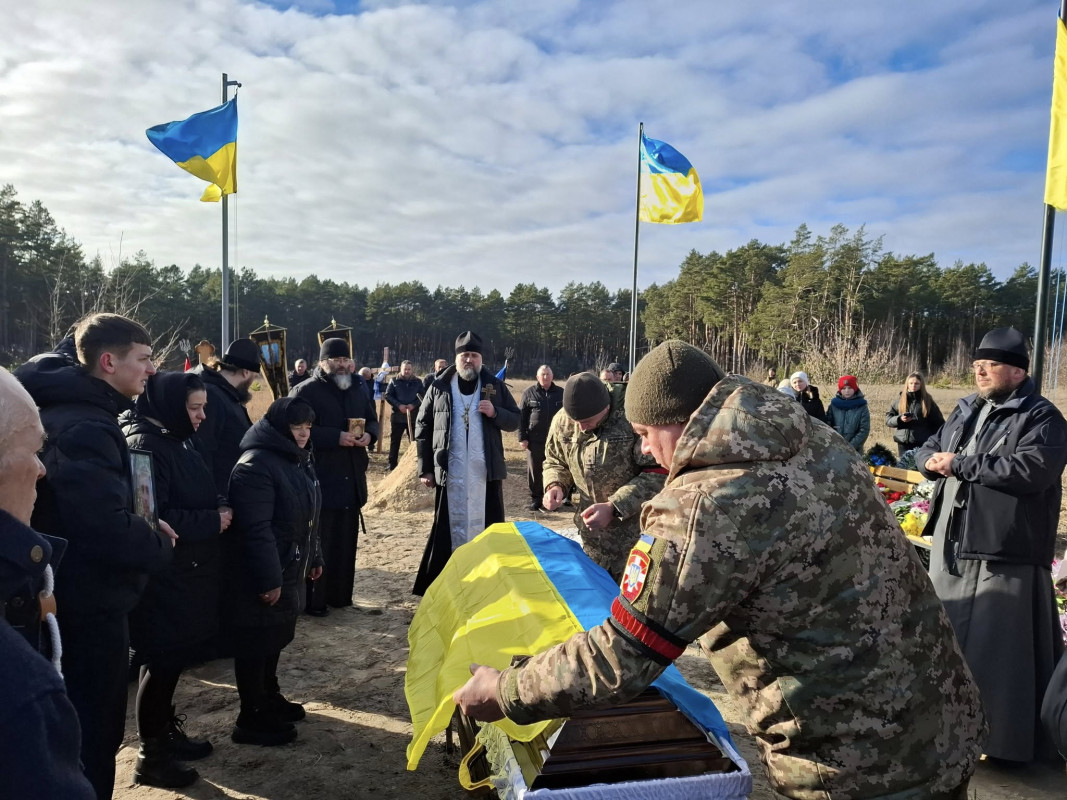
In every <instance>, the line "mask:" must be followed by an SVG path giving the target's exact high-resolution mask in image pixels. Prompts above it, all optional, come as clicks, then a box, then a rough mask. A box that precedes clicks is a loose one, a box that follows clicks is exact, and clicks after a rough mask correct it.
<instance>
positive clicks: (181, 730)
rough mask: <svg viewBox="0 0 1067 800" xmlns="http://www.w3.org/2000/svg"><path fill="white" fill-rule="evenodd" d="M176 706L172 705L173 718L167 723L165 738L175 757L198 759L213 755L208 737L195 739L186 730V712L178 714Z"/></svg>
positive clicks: (184, 759)
mask: <svg viewBox="0 0 1067 800" xmlns="http://www.w3.org/2000/svg"><path fill="white" fill-rule="evenodd" d="M174 712H175V708H174V706H171V707H170V714H171V719H170V722H169V723H168V725H167V732H166V733H165V734H164V738H166V740H167V746H168V747H170V752H171V753H173V754H174V757H175V758H177V759H180V760H181V761H196V760H197V759H200V758H206V757H207V756H209V755H211V751H212V750H214V749H215V748H214V747H212V745H211V742H209V741H208V740H207V739H194V738H193V737H191V736H189V735H188V734H186V732H185V714H176V713H174Z"/></svg>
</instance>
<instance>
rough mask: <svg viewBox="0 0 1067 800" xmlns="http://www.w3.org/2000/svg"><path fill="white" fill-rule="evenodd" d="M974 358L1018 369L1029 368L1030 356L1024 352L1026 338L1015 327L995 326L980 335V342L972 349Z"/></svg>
mask: <svg viewBox="0 0 1067 800" xmlns="http://www.w3.org/2000/svg"><path fill="white" fill-rule="evenodd" d="M974 357H975V358H985V359H988V360H990V361H999V362H1001V363H1002V364H1010V365H1011V366H1013V367H1018V368H1019V369H1024V370H1029V369H1030V356H1029V355H1027V353H1026V339H1024V338H1023V335H1022V334H1021V333H1019V331H1017V330H1015V328H997V329H996V330H992V331H990V332H989V333H987V334H986V335H985V336H983V337H982V343H981V344H980V345H978V349H977V350H975V351H974Z"/></svg>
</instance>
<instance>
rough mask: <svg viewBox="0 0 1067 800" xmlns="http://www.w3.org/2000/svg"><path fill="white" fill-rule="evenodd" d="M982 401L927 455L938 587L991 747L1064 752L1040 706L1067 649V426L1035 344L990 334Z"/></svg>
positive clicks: (953, 422) (952, 423) (1012, 755)
mask: <svg viewBox="0 0 1067 800" xmlns="http://www.w3.org/2000/svg"><path fill="white" fill-rule="evenodd" d="M973 367H974V377H975V383H976V384H977V385H978V392H977V394H972V395H968V396H967V397H964V398H963V399H962V400H960V402H959V406H958V407H957V408H956V410H955V411H953V412H952V414H951V416H949V418H948V420H947V421H946V422H945V424H944V425H943V426H942V427H941V429H940V430H939V431H938V432H937V433H936V434H934V435H933V436H931V437H930V438H929V439H928V440H927V441H926V443H925V444H924V445H923V446H922V447H921V448H919V450H918V451H917V452H916V454H915V463H916V464H917V465H918V468H919V470H920V471H921V472H922V473H923V474H924V475H925V476H926V477H927V478H930V479H932V480H936V481H937V487H936V489H935V490H934V495H933V498H932V499H931V501H930V518H929V521H928V522H927V524H926V530H925V531H924V532H925V533H927V534H929V533H933V537H934V542H933V549H932V551H931V556H930V580H931V582H932V583H933V585H934V590H935V591H936V592H937V596H938V597H939V598H940V599H941V602H942V603H944V605H945V611H946V612H948V617H949V619H950V620H951V622H952V626H953V628H954V629H955V631H956V638H957V639H958V640H959V643H960V649H961V650H962V651H963V655H964V658H965V659H966V660H967V665H968V666H969V667H970V669H971V672H972V673H973V674H974V678H975V681H976V682H977V683H978V687H979V689H980V690H981V692H982V703H983V705H984V706H985V710H986V718H987V719H988V720H989V737H988V739H986V741H985V744H984V746H983V752H984V753H985V754H986V755H987V756H990V757H992V758H997V759H1001V760H1004V761H1018V762H1026V761H1030V760H1032V759H1034V758H1041V757H1043V756H1045V755H1053V754H1054V753H1053V751H1052V748H1051V747H1050V746H1049V743H1048V742H1046V741H1042V740H1041V739H1040V738H1039V737H1037V736H1036V735H1035V734H1036V733H1037V732H1038V731H1040V725H1039V724H1038V707H1039V704H1040V703H1041V698H1042V695H1043V694H1044V691H1045V687H1046V685H1047V684H1048V681H1049V678H1050V676H1051V675H1052V671H1053V669H1054V667H1055V665H1056V661H1057V659H1058V658H1059V655H1060V653H1061V652H1062V651H1063V635H1062V632H1061V631H1060V626H1059V619H1058V614H1057V613H1056V606H1055V602H1054V600H1053V592H1052V578H1051V576H1050V574H1049V568H1050V566H1051V564H1052V560H1053V558H1054V557H1055V554H1054V547H1055V541H1056V526H1057V523H1058V521H1059V514H1060V494H1061V489H1060V478H1061V476H1062V475H1063V468H1064V464H1065V463H1067V423H1065V422H1064V419H1063V415H1062V414H1061V413H1060V412H1059V410H1058V409H1057V408H1056V407H1055V406H1054V405H1053V404H1052V403H1050V402H1049V401H1048V400H1047V399H1045V398H1044V397H1042V396H1041V395H1039V394H1038V393H1037V390H1036V387H1035V386H1034V382H1033V381H1032V380H1031V379H1030V377H1029V376H1028V375H1027V374H1026V373H1027V370H1028V369H1029V367H1030V359H1029V356H1028V354H1027V352H1026V341H1025V340H1024V339H1023V336H1022V334H1021V333H1019V332H1018V331H1017V330H1014V329H1013V328H999V329H997V330H994V331H990V332H989V333H988V334H986V336H985V337H984V338H983V339H982V342H981V344H980V345H979V347H978V349H977V350H976V351H975V353H974V364H973Z"/></svg>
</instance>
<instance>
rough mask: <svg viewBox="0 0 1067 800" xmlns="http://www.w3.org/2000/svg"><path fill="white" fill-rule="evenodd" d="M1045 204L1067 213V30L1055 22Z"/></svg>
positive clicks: (1060, 20)
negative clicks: (1054, 56)
mask: <svg viewBox="0 0 1067 800" xmlns="http://www.w3.org/2000/svg"><path fill="white" fill-rule="evenodd" d="M1045 203H1046V204H1047V205H1050V206H1052V207H1053V208H1057V209H1059V210H1060V211H1064V210H1067V28H1064V24H1063V20H1062V19H1057V20H1056V60H1055V66H1054V68H1053V71H1052V121H1051V123H1050V125H1049V133H1048V166H1047V170H1046V172H1045Z"/></svg>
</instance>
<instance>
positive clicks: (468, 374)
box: [456, 367, 478, 381]
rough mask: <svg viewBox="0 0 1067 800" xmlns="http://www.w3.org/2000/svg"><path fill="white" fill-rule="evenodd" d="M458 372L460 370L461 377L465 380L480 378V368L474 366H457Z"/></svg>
mask: <svg viewBox="0 0 1067 800" xmlns="http://www.w3.org/2000/svg"><path fill="white" fill-rule="evenodd" d="M456 372H458V373H459V377H461V378H463V380H465V381H476V380H478V370H476V369H475V368H474V367H457V368H456Z"/></svg>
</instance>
